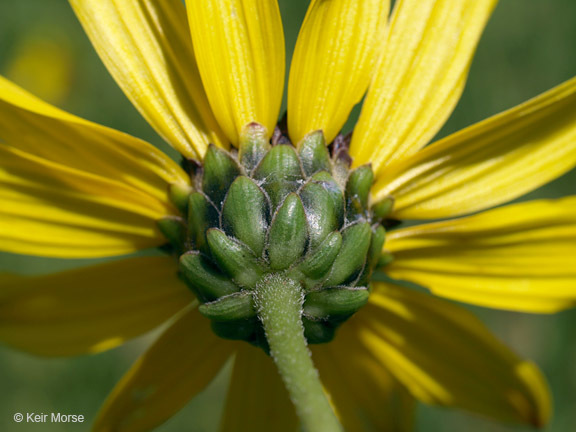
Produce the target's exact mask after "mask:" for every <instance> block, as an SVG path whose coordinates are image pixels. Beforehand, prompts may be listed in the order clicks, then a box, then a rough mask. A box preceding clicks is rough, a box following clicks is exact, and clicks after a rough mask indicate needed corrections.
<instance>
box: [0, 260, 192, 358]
mask: <svg viewBox="0 0 576 432" xmlns="http://www.w3.org/2000/svg"><path fill="white" fill-rule="evenodd" d="M3 276H4V277H1V278H0V341H2V342H4V343H7V344H9V345H12V346H14V347H16V348H18V349H21V350H24V351H28V352H30V353H33V354H40V355H48V356H68V355H78V354H85V353H93V352H98V351H103V350H107V349H110V348H113V347H115V346H117V345H121V344H123V343H124V342H125V341H126V340H128V339H131V338H133V337H135V336H138V335H140V334H142V333H145V332H147V331H149V330H152V329H153V328H155V327H157V326H159V325H160V324H162V323H163V322H164V321H166V320H167V319H168V318H170V317H171V316H173V315H174V314H175V313H176V312H178V311H179V310H181V309H183V308H184V307H186V305H188V304H190V303H191V302H192V301H194V297H193V296H192V294H191V293H190V292H189V290H188V289H187V288H186V287H185V286H184V285H183V284H182V283H181V282H180V281H179V280H178V277H177V265H176V263H175V261H174V260H173V259H172V258H168V257H143V258H131V259H126V260H121V261H114V262H109V263H105V264H99V265H95V266H92V267H85V268H80V269H75V270H69V271H66V272H62V273H56V274H50V275H45V276H15V275H3Z"/></svg>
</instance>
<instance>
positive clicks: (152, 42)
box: [0, 0, 576, 431]
mask: <svg viewBox="0 0 576 432" xmlns="http://www.w3.org/2000/svg"><path fill="white" fill-rule="evenodd" d="M70 3H71V5H72V7H73V9H74V11H75V12H76V14H77V16H78V18H79V19H80V21H81V23H82V25H83V26H84V29H85V31H86V33H87V34H88V36H89V37H90V39H91V41H92V43H93V45H94V46H95V48H96V50H97V51H98V53H99V54H100V56H101V58H102V59H103V61H104V63H105V64H106V66H107V67H108V69H109V71H110V72H111V74H112V75H113V76H114V78H115V79H116V81H117V82H118V84H119V85H120V86H121V88H122V89H123V90H124V92H125V93H126V95H127V96H128V98H129V99H130V100H131V101H132V103H133V104H134V105H135V106H136V107H137V108H138V109H139V111H140V112H141V113H142V115H143V116H144V117H145V118H146V119H147V120H148V122H149V123H150V124H151V125H152V126H153V127H154V128H155V129H156V131H157V132H158V133H159V134H160V135H161V136H162V137H163V138H164V139H165V140H166V141H167V142H168V143H169V144H171V145H172V146H173V147H174V148H175V149H176V150H178V151H179V152H180V153H181V154H182V156H183V159H184V160H183V163H182V166H179V165H178V164H176V163H175V162H173V161H172V160H171V159H170V158H169V157H168V156H166V155H165V154H163V153H162V152H160V151H159V150H157V149H156V148H155V147H153V146H151V145H150V144H147V143H145V142H143V141H141V140H139V139H136V138H133V137H131V136H128V135H126V134H123V133H121V132H118V131H115V130H111V129H109V128H105V127H103V126H99V125H96V124H93V123H91V122H89V121H86V120H83V119H80V118H78V117H75V116H73V115H71V114H68V113H65V112H63V111H61V110H59V109H57V108H55V107H53V106H50V105H48V104H47V103H44V102H42V101H40V100H39V99H37V98H35V97H34V96H32V95H30V94H28V93H27V92H25V91H24V90H22V89H20V88H19V87H17V86H16V85H14V84H12V83H10V82H9V81H7V80H5V79H4V78H0V140H1V142H0V196H1V198H2V202H3V205H2V207H1V208H0V249H1V250H3V251H8V252H13V253H20V254H30V255H38V256H51V257H61V258H86V257H111V256H121V255H125V254H129V253H132V252H135V251H138V250H143V249H147V248H152V247H162V249H163V250H164V251H165V252H167V255H162V256H148V257H131V258H122V259H119V260H117V261H113V262H109V263H106V264H101V265H98V266H94V267H86V268H80V269H76V270H73V271H69V272H65V273H60V274H53V275H47V276H42V277H23V276H16V275H3V276H2V279H1V280H0V281H1V282H2V289H1V290H0V339H1V340H2V341H4V342H6V343H8V344H10V345H12V346H15V347H17V348H20V349H23V350H26V351H30V352H33V353H37V354H44V355H74V354H80V353H86V352H98V351H102V350H106V349H110V348H112V347H114V346H117V345H119V344H122V343H123V342H124V341H126V340H127V339H129V338H132V337H135V336H137V335H140V334H142V333H144V332H147V331H149V330H151V329H153V328H155V327H157V326H159V325H161V324H163V323H166V322H168V323H169V325H168V328H167V329H166V330H165V332H164V333H163V334H162V335H161V336H160V337H159V339H158V340H157V342H156V343H155V344H154V345H153V346H152V347H151V348H150V349H149V350H148V352H147V353H146V354H144V355H143V356H142V357H141V359H140V360H139V361H138V362H137V363H136V364H135V365H134V367H133V368H132V369H131V371H130V372H129V373H128V374H127V375H126V376H125V378H124V379H123V380H122V381H121V382H120V383H119V384H118V386H117V388H116V389H115V390H114V391H113V393H112V395H111V396H110V398H109V399H108V401H107V402H106V404H105V406H104V407H103V409H102V411H101V414H100V417H99V418H98V420H97V422H96V424H95V429H96V430H102V431H106V430H146V429H150V428H153V427H154V426H156V425H158V424H161V423H162V422H164V421H165V420H167V419H168V418H170V417H171V416H172V415H173V414H174V413H175V412H177V411H178V410H179V409H180V408H181V407H182V406H183V405H184V404H185V403H186V402H187V401H188V400H189V399H190V398H192V397H193V396H194V395H195V394H197V393H198V392H200V391H201V390H202V389H203V388H204V387H205V386H206V385H207V384H208V383H209V382H210V381H211V380H212V379H213V378H214V376H215V375H216V374H217V373H218V371H219V370H220V369H221V368H222V366H223V365H224V364H225V363H226V362H227V361H228V360H229V359H231V358H233V359H234V368H233V372H232V378H231V384H230V389H229V394H228V400H227V406H226V412H225V417H224V420H223V426H222V427H223V429H224V430H227V431H228V430H251V431H260V430H262V431H264V430H270V428H271V427H272V428H274V430H287V431H289V430H294V429H295V428H296V425H297V422H298V418H297V416H296V415H295V414H296V413H297V414H298V417H299V418H300V420H301V421H302V422H303V424H304V426H305V427H306V428H307V429H308V430H310V431H316V430H319V429H318V423H315V420H314V416H315V415H316V414H317V412H316V411H314V410H316V409H318V412H320V413H326V408H327V409H328V412H329V413H328V415H327V417H326V421H328V422H333V426H330V430H338V427H339V426H338V422H340V423H342V425H343V426H344V428H346V430H351V431H357V430H358V431H360V430H408V429H409V428H410V425H411V418H412V413H413V407H414V402H415V400H416V399H418V400H421V401H424V402H426V403H432V404H440V405H447V406H454V407H458V408H462V409H465V410H468V411H471V412H475V413H478V414H481V415H484V416H488V417H490V418H494V419H498V420H503V421H510V422H517V423H528V424H533V425H542V424H544V423H546V421H547V420H548V417H549V410H550V406H549V405H550V402H549V395H548V390H547V387H546V383H545V381H544V379H543V378H542V376H541V374H540V373H539V371H538V369H537V368H536V367H535V366H534V365H533V364H532V363H530V362H528V361H525V360H522V359H520V358H518V357H517V356H516V355H515V354H513V353H512V352H511V351H510V350H508V348H506V347H505V346H504V345H502V344H501V343H500V342H498V340H497V339H496V338H495V337H494V336H493V335H492V334H491V333H490V332H489V331H488V330H487V329H486V328H485V327H484V326H483V325H482V324H481V323H480V321H479V320H477V319H476V318H475V317H474V316H473V315H472V314H471V313H469V312H468V311H466V310H464V309H462V308H460V307H459V306H457V305H455V304H453V303H449V302H447V301H445V300H443V299H441V298H438V297H446V298H449V299H454V300H459V301H465V302H468V303H471V304H476V305H481V306H489V307H495V308H501V309H509V310H516V311H526V312H541V313H549V312H555V311H558V310H561V309H565V308H568V307H571V306H573V305H574V304H575V303H576V290H575V288H574V286H575V283H574V282H576V270H575V269H576V258H575V257H576V246H575V245H576V241H575V240H576V198H575V197H567V198H564V199H561V200H556V201H534V202H528V203H523V204H514V205H509V206H506V207H501V208H496V209H492V210H490V208H491V207H495V206H498V205H500V204H504V203H506V202H507V201H510V200H512V199H514V198H517V197H519V196H521V195H523V194H525V193H527V192H529V191H531V190H533V189H535V188H537V187H539V186H541V185H543V184H544V183H546V182H548V181H550V180H552V179H554V178H556V177H558V176H560V175H561V174H563V173H565V172H567V171H568V170H570V169H571V168H573V167H574V166H575V165H576V145H575V144H574V143H575V140H576V121H575V120H576V79H572V80H570V81H568V82H566V83H564V84H561V85H560V86H558V87H556V88H554V89H552V90H550V91H548V92H546V93H544V94H542V95H540V96H538V97H536V98H534V99H532V100H530V101H528V102H526V103H524V104H521V105H519V106H517V107H515V108H513V109H511V110H508V111H506V112H504V113H501V114H499V115H497V116H494V117H492V118H489V119H487V120H485V121H483V122H480V123H478V124H476V125H473V126H471V127H469V128H466V129H464V130H462V131H460V132H458V133H455V134H453V135H450V136H448V137H446V138H444V139H442V140H440V141H438V142H434V143H432V144H430V145H427V144H429V142H430V141H431V140H432V139H433V137H434V136H435V135H436V134H437V132H438V131H439V129H440V127H441V126H442V125H443V123H444V122H445V120H446V119H447V117H448V116H449V115H450V113H451V111H452V109H453V108H454V106H455V104H456V103H457V101H458V98H459V96H460V94H461V92H462V89H463V86H464V83H465V81H466V75H467V72H468V69H469V66H470V62H471V59H472V55H473V52H474V50H475V47H476V44H477V42H478V40H479V38H480V35H481V33H482V30H483V28H484V26H485V24H486V22H487V20H488V19H489V16H490V14H491V12H492V10H493V8H494V6H495V4H496V1H495V0H478V1H472V0H470V1H468V0H466V1H462V0H443V1H442V0H438V1H434V0H420V1H415V0H398V1H397V2H396V4H395V7H394V10H393V12H392V14H391V15H390V16H389V3H388V2H387V1H382V0H365V1H361V2H359V1H352V0H333V1H323V0H313V1H312V2H311V4H310V7H309V10H308V13H307V15H306V18H305V20H304V23H303V25H302V29H301V32H300V35H299V39H298V43H297V45H296V49H295V53H294V57H293V60H292V64H291V68H290V75H289V84H288V93H287V95H288V109H287V118H286V122H283V121H281V122H280V123H278V124H277V120H278V117H279V114H280V106H281V100H282V95H283V86H284V69H285V63H284V62H285V54H284V39H283V32H282V25H281V20H280V13H279V9H278V5H277V3H276V1H274V0H230V1H220V0H204V1H188V2H187V4H186V6H184V4H183V3H182V2H181V1H180V0H166V1H159V0H140V1H128V0H71V1H70ZM190 35H191V37H190ZM363 98H365V99H364V102H363V105H362V112H361V114H360V117H359V120H358V123H357V125H356V127H355V128H354V132H353V134H352V135H351V136H342V135H340V134H339V132H340V130H341V129H342V127H343V125H344V123H345V122H346V120H347V119H348V117H349V115H350V112H351V110H352V109H353V107H354V106H355V105H356V104H358V103H359V102H360V101H361V100H362V99H363ZM476 212H480V213H476ZM473 213H475V214H473ZM456 217H457V218H456ZM455 218H456V219H455ZM437 219H443V220H441V221H432V222H430V223H428V222H427V223H422V224H420V225H411V226H407V227H403V226H401V225H399V224H400V222H401V221H405V220H420V221H422V220H437ZM404 280H405V281H411V282H416V283H418V284H420V285H422V286H423V287H426V288H428V289H429V290H430V291H431V292H432V293H433V294H434V295H429V294H424V293H422V292H418V291H416V290H413V289H410V288H406V287H405V285H404V284H402V282H401V281H404ZM110 298H114V302H110V301H109V299H110ZM70 329H72V330H70ZM246 342H250V343H246ZM307 343H308V344H310V347H311V351H312V360H313V362H314V364H315V365H316V367H317V368H318V371H319V376H320V380H321V383H322V385H323V386H324V389H325V391H326V393H327V394H329V397H330V400H331V405H332V407H333V409H334V410H335V412H336V414H337V417H338V419H339V420H337V421H336V420H334V419H335V418H334V419H331V417H330V412H331V411H330V407H329V405H328V402H327V399H326V398H325V396H324V393H323V390H322V387H321V385H320V381H318V379H317V376H316V375H315V369H314V367H313V366H312V362H311V361H310V359H309V357H308V356H307V354H308V348H307V346H306V345H307ZM294 353H300V354H302V355H301V356H300V357H297V356H298V355H299V354H294ZM267 354H271V355H270V356H269V355H267ZM291 355H294V357H290V356H291ZM272 358H273V359H274V361H275V362H276V364H277V366H278V369H279V370H280V372H281V375H282V379H281V377H280V376H279V375H278V374H277V372H276V371H275V368H274V361H273V360H272ZM291 359H296V360H294V362H293V363H294V364H297V366H296V367H295V366H294V364H291ZM302 377H304V378H303V379H302ZM286 389H287V390H288V391H287V390H286ZM289 395H290V397H291V398H292V402H294V404H295V405H296V411H295V410H294V408H293V407H292V405H291V403H290V399H289ZM318 395H320V396H319V399H318V398H317V397H316V396H318ZM308 400H309V407H311V408H310V409H311V410H312V411H313V414H314V415H312V416H310V415H309V413H307V407H308V405H307V401H308ZM254 407H257V410H255V409H254ZM319 415H320V414H318V416H319ZM317 418H320V417H317ZM322 421H324V420H322Z"/></svg>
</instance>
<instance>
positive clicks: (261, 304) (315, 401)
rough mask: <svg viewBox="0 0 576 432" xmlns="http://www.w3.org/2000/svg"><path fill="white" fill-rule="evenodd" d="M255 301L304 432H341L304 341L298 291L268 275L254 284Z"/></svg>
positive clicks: (282, 279) (280, 277) (278, 277)
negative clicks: (255, 285)
mask: <svg viewBox="0 0 576 432" xmlns="http://www.w3.org/2000/svg"><path fill="white" fill-rule="evenodd" d="M255 299H256V304H257V307H258V316H259V317H260V320H261V321H262V325H263V326H264V330H265V332H266V339H267V340H268V344H269V345H270V354H271V356H272V358H273V359H274V361H275V362H276V366H277V367H278V371H279V372H280V375H281V376H282V379H283V381H284V384H285V386H286V389H287V390H288V393H289V394H290V398H291V399H292V402H293V403H294V405H295V407H296V413H297V414H298V417H299V418H300V421H301V422H302V425H303V428H304V430H305V431H306V432H341V431H342V430H343V429H342V426H340V423H339V422H338V419H337V418H336V416H335V415H334V412H333V411H332V408H331V406H330V403H329V402H328V399H327V398H326V395H325V394H324V390H323V389H322V384H321V382H320V379H319V377H318V371H317V370H316V368H315V367H314V363H313V362H312V358H311V356H310V351H309V350H308V347H307V343H306V338H305V337H304V327H303V325H302V308H303V303H304V293H303V291H302V288H301V287H300V285H299V284H298V283H297V282H295V281H293V280H291V279H289V278H286V277H285V276H283V275H281V274H278V273H276V274H269V275H267V276H265V277H264V278H263V279H262V280H261V281H260V282H259V283H258V285H257V287H256V292H255Z"/></svg>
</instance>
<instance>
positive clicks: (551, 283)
mask: <svg viewBox="0 0 576 432" xmlns="http://www.w3.org/2000/svg"><path fill="white" fill-rule="evenodd" d="M386 248H387V249H389V250H390V251H392V253H393V254H394V257H395V261H394V262H393V263H392V264H391V265H390V266H389V267H386V273H387V274H389V275H390V276H392V277H394V278H398V279H406V280H410V281H413V282H417V283H419V284H421V285H423V286H426V287H428V288H430V289H431V290H432V291H433V292H434V293H435V294H438V295H441V296H444V297H449V298H452V299H455V300H461V301H466V302H470V303H474V304H478V305H481V306H489V307H496V308H502V309H510V310H516V311H523V312H538V313H549V312H556V311H558V310H560V309H565V308H569V307H572V306H575V305H576V197H569V198H563V199H560V200H553V201H533V202H528V203H522V204H516V205H511V206H507V207H502V208H499V209H496V210H491V211H487V212H484V213H481V214H478V215H475V216H470V217H467V218H462V219H456V220H450V221H445V222H438V223H433V224H427V225H419V226H416V227H410V228H404V229H400V230H397V231H393V232H391V233H390V234H389V235H388V237H387V240H386Z"/></svg>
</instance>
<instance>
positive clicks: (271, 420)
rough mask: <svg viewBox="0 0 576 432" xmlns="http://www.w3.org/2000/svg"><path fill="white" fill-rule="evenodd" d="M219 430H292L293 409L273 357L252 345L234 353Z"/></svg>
mask: <svg viewBox="0 0 576 432" xmlns="http://www.w3.org/2000/svg"><path fill="white" fill-rule="evenodd" d="M222 421H223V424H222V428H221V429H220V430H221V431H222V432H246V431H250V432H268V431H270V430H271V429H272V428H271V425H274V428H273V429H274V432H294V431H296V430H297V427H298V420H297V419H296V411H295V410H294V406H293V405H292V402H290V399H289V397H288V392H287V391H286V388H285V387H284V384H283V382H282V379H281V378H280V374H279V373H278V370H277V369H276V366H275V365H274V361H273V360H272V359H271V358H270V357H269V356H267V355H266V354H264V352H263V351H262V350H261V349H259V348H255V347H253V346H250V345H247V344H242V346H241V349H239V350H238V353H237V354H236V360H235V362H234V371H233V373H232V379H231V382H230V389H229V390H228V398H227V401H226V408H225V413H224V418H223V420H222Z"/></svg>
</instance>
